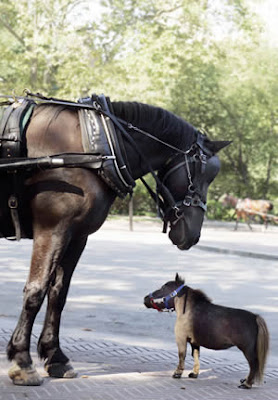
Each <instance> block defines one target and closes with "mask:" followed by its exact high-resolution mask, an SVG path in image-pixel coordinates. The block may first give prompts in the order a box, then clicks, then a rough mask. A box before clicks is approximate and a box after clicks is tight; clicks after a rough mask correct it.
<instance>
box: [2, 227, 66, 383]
mask: <svg viewBox="0 0 278 400" xmlns="http://www.w3.org/2000/svg"><path fill="white" fill-rule="evenodd" d="M62 249H63V241H62V240H61V239H59V238H57V237H56V236H53V235H52V232H50V231H49V232H47V231H46V232H44V233H43V234H41V235H38V236H36V239H34V244H33V254H32V260H31V267H30V273H29V277H28V280H27V283H26V285H25V288H24V299H23V307H22V312H21V315H20V317H19V321H18V324H17V326H16V328H15V330H14V332H13V335H12V337H11V339H10V341H9V344H8V347H7V356H8V359H9V360H10V361H14V363H15V365H14V366H13V367H12V368H11V369H10V370H9V377H10V378H11V379H12V381H13V383H14V384H16V385H24V386H30V385H31V386H36V385H40V384H41V383H42V379H41V377H40V376H39V374H38V373H37V371H36V370H35V368H34V367H33V365H32V359H31V356H30V338H31V332H32V327H33V323H34V320H35V317H36V315H37V313H38V311H39V310H40V308H41V305H42V302H43V300H44V297H45V295H46V292H47V289H48V286H49V282H50V279H51V276H52V274H53V271H55V267H56V265H57V262H58V259H59V255H60V254H61V251H62Z"/></svg>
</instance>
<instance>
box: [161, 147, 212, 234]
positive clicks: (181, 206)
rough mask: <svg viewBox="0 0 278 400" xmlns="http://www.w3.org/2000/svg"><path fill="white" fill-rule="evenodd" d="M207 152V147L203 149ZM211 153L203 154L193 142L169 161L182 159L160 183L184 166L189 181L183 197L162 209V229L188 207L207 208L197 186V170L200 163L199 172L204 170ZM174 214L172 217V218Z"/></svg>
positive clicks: (179, 216)
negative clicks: (191, 166)
mask: <svg viewBox="0 0 278 400" xmlns="http://www.w3.org/2000/svg"><path fill="white" fill-rule="evenodd" d="M205 151H206V153H207V152H208V151H207V149H206V150H205ZM209 156H211V154H205V152H204V151H203V149H202V148H201V147H200V146H199V145H198V144H197V143H194V144H193V145H192V146H191V148H190V149H189V150H188V152H187V153H186V154H183V155H180V154H175V155H174V156H173V157H172V158H171V159H170V160H169V161H168V163H169V162H172V161H173V160H174V159H175V158H177V157H182V160H181V161H180V162H178V163H177V164H175V165H174V166H173V167H171V168H170V169H169V170H168V171H167V172H166V173H165V174H164V175H163V176H162V177H161V181H162V184H163V185H165V182H166V180H167V179H168V178H169V176H170V175H171V174H173V173H174V172H176V171H178V170H179V169H180V168H185V170H186V175H187V179H188V182H189V185H188V188H187V192H186V194H185V196H184V198H183V199H182V200H180V201H175V202H174V204H171V205H169V206H168V207H167V208H166V209H165V210H163V221H164V230H167V224H168V222H170V224H171V226H174V225H176V224H177V223H178V222H179V221H180V219H182V218H184V211H185V209H186V208H188V207H199V208H201V209H202V210H203V211H204V212H206V210H207V205H206V202H205V199H203V198H202V194H201V191H200V189H199V187H198V182H197V172H198V166H199V165H200V171H201V174H203V173H204V172H205V169H206V164H207V159H208V158H209ZM192 164H193V168H194V172H195V173H194V176H192V174H191V171H190V165H192ZM173 216H174V218H173Z"/></svg>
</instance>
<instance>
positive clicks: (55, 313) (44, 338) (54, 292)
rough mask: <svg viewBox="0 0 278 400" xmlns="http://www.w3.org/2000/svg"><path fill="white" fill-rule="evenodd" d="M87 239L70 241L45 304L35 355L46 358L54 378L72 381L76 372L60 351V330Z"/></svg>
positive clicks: (47, 365)
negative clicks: (70, 288) (77, 266)
mask: <svg viewBox="0 0 278 400" xmlns="http://www.w3.org/2000/svg"><path fill="white" fill-rule="evenodd" d="M86 242H87V237H85V238H83V239H80V240H72V241H71V242H70V244H69V246H68V248H67V250H66V252H65V254H64V256H63V258H62V260H61V262H60V264H59V266H58V267H57V268H56V274H55V278H54V279H53V281H52V283H51V286H50V288H49V291H48V305H47V311H46V316H45V321H44V327H43V330H42V333H41V336H40V339H39V343H38V353H39V356H40V357H41V358H42V359H45V360H46V362H45V370H46V371H47V372H48V374H49V375H50V376H52V377H55V378H74V377H76V375H77V374H76V373H75V371H74V369H73V368H72V366H71V364H70V363H69V359H68V357H67V356H66V355H65V354H64V353H63V352H62V350H61V348H60V344H59V328H60V319H61V313H62V311H63V308H64V305H65V302H66V297H67V294H68V289H69V285H70V280H71V277H72V274H73V272H74V269H75V266H76V264H77V262H78V260H79V258H80V256H81V254H82V252H83V250H84V247H85V245H86Z"/></svg>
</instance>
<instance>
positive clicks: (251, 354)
mask: <svg viewBox="0 0 278 400" xmlns="http://www.w3.org/2000/svg"><path fill="white" fill-rule="evenodd" d="M240 350H241V351H242V352H243V354H244V355H245V357H246V359H247V361H248V364H249V367H250V371H249V374H248V376H247V377H246V378H244V379H241V380H240V385H239V388H240V389H251V387H252V385H253V383H254V380H255V376H256V374H257V371H258V359H257V354H256V344H255V343H254V345H253V346H249V348H248V349H244V350H243V349H240Z"/></svg>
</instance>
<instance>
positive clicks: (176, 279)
mask: <svg viewBox="0 0 278 400" xmlns="http://www.w3.org/2000/svg"><path fill="white" fill-rule="evenodd" d="M175 281H176V283H184V279H182V278H181V277H180V276H179V274H178V272H177V273H176V277H175Z"/></svg>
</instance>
